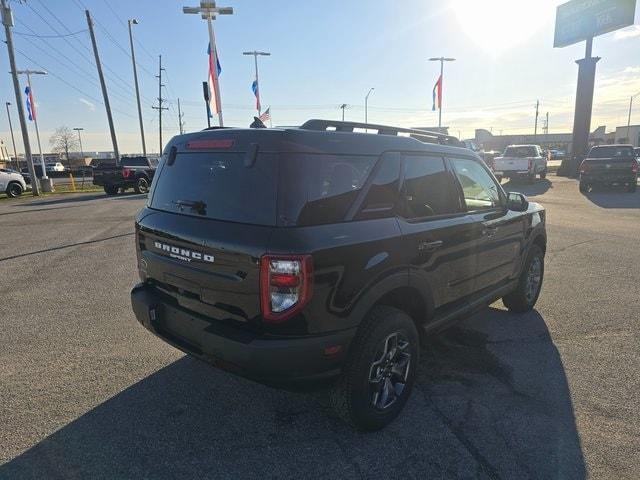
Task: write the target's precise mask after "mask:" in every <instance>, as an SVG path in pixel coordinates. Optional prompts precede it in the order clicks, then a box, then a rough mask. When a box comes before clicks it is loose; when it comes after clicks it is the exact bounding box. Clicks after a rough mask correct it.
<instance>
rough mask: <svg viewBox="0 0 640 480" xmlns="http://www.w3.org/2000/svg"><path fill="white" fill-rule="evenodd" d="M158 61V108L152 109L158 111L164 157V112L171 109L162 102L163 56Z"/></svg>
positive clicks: (160, 151) (159, 56)
mask: <svg viewBox="0 0 640 480" xmlns="http://www.w3.org/2000/svg"><path fill="white" fill-rule="evenodd" d="M158 59H159V63H158V75H156V78H157V79H158V106H157V107H151V108H153V109H155V110H158V132H159V138H160V150H159V153H160V155H162V111H163V110H169V109H168V108H167V107H163V106H162V102H164V99H163V98H162V87H164V84H163V83H162V71H163V70H164V68H162V55H158Z"/></svg>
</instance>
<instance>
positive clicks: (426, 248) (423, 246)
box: [418, 240, 443, 252]
mask: <svg viewBox="0 0 640 480" xmlns="http://www.w3.org/2000/svg"><path fill="white" fill-rule="evenodd" d="M442 244H443V242H442V240H436V241H434V242H421V243H420V244H419V245H418V250H419V251H421V252H435V251H436V250H437V249H439V248H440V247H441V246H442Z"/></svg>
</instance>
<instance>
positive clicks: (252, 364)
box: [131, 283, 356, 383]
mask: <svg viewBox="0 0 640 480" xmlns="http://www.w3.org/2000/svg"><path fill="white" fill-rule="evenodd" d="M131 305H132V307H133V311H134V313H135V315H136V318H137V320H138V322H140V324H141V325H142V326H144V327H145V328H146V329H147V330H149V331H150V332H152V333H154V334H155V335H157V336H158V337H160V338H161V339H163V340H164V341H166V342H167V343H169V344H171V345H173V346H174V347H176V348H178V349H180V350H182V351H184V352H186V353H189V354H191V355H193V356H196V357H198V358H200V359H202V360H205V361H207V362H209V363H211V364H213V365H215V366H217V367H219V368H222V369H224V370H228V371H231V372H233V373H236V374H238V375H241V376H244V377H248V378H251V379H254V380H258V381H261V382H264V383H281V382H291V381H302V380H313V379H320V378H325V377H331V376H335V375H338V374H339V373H340V369H341V365H342V363H343V362H344V360H345V358H346V354H347V351H348V348H349V344H350V343H351V340H352V339H353V336H354V335H355V330H356V329H349V330H343V331H340V332H335V333H332V334H328V335H321V336H305V337H296V338H282V337H265V336H257V335H256V334H253V333H250V332H247V331H245V330H241V329H238V328H233V327H230V326H227V325H224V324H222V323H221V322H217V321H215V320H212V319H209V318H206V317H202V316H200V315H197V314H195V313H192V312H189V311H187V310H185V309H183V308H181V307H179V306H177V305H175V304H172V302H171V301H170V300H168V299H166V298H165V297H164V296H163V295H162V294H161V293H160V292H158V291H157V290H156V289H155V288H153V287H152V286H149V285H146V284H143V283H139V284H138V285H136V286H135V287H134V288H133V290H131ZM336 345H340V347H341V349H340V352H339V353H338V354H335V355H331V356H328V355H325V348H327V347H333V346H336Z"/></svg>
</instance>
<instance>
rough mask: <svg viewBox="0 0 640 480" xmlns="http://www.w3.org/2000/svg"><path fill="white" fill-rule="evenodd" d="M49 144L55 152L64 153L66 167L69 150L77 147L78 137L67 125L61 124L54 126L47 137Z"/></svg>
mask: <svg viewBox="0 0 640 480" xmlns="http://www.w3.org/2000/svg"><path fill="white" fill-rule="evenodd" d="M49 144H50V145H51V146H52V147H53V151H54V152H57V153H64V158H65V160H66V161H67V168H70V165H69V150H77V149H78V146H79V145H78V137H77V136H76V134H75V133H74V132H73V130H71V129H70V128H69V127H66V126H62V127H58V128H56V131H55V133H54V134H53V135H51V138H50V139H49Z"/></svg>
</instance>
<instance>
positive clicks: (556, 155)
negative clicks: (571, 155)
mask: <svg viewBox="0 0 640 480" xmlns="http://www.w3.org/2000/svg"><path fill="white" fill-rule="evenodd" d="M549 154H550V156H551V160H564V159H565V157H566V156H567V154H566V152H565V151H564V150H556V149H551V150H549Z"/></svg>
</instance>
